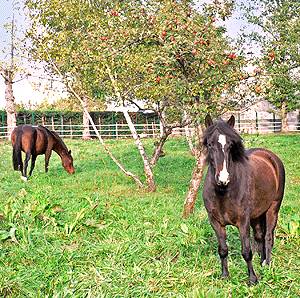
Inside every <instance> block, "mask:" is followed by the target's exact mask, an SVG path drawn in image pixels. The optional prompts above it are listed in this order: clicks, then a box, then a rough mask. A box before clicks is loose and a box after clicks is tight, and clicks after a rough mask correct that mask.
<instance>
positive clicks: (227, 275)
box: [221, 272, 229, 279]
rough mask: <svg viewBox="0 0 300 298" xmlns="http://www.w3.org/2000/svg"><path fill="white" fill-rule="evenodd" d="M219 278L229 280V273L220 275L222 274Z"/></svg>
mask: <svg viewBox="0 0 300 298" xmlns="http://www.w3.org/2000/svg"><path fill="white" fill-rule="evenodd" d="M221 278H222V279H227V278H229V273H228V272H226V273H222V274H221Z"/></svg>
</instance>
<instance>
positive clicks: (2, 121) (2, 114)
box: [1, 111, 6, 133]
mask: <svg viewBox="0 0 300 298" xmlns="http://www.w3.org/2000/svg"><path fill="white" fill-rule="evenodd" d="M1 123H2V131H3V133H5V128H4V126H6V125H5V112H4V111H2V112H1Z"/></svg>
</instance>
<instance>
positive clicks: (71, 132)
mask: <svg viewBox="0 0 300 298" xmlns="http://www.w3.org/2000/svg"><path fill="white" fill-rule="evenodd" d="M70 134H71V139H73V128H72V118H70Z"/></svg>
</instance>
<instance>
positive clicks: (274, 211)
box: [263, 201, 281, 265]
mask: <svg viewBox="0 0 300 298" xmlns="http://www.w3.org/2000/svg"><path fill="white" fill-rule="evenodd" d="M280 204H281V201H274V202H273V203H272V205H271V206H270V208H269V209H268V211H267V212H266V236H265V246H266V259H265V263H266V264H267V265H269V264H270V262H271V252H272V248H273V244H274V230H275V227H276V224H277V219H278V212H279V208H280ZM263 265H264V264H263Z"/></svg>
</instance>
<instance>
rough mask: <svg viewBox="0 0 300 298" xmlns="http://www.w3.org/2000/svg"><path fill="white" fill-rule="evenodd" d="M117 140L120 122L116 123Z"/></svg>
mask: <svg viewBox="0 0 300 298" xmlns="http://www.w3.org/2000/svg"><path fill="white" fill-rule="evenodd" d="M116 139H118V122H116Z"/></svg>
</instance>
